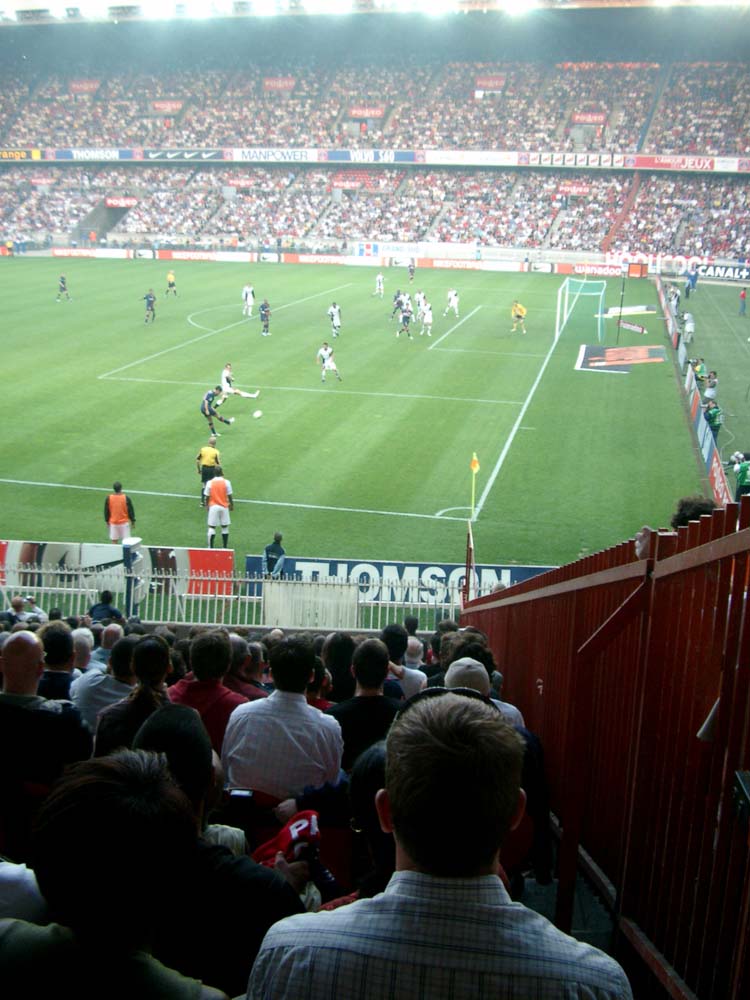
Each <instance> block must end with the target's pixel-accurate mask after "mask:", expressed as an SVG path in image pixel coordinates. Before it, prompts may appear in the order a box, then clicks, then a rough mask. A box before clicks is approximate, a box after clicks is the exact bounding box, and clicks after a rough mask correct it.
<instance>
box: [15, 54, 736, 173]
mask: <svg viewBox="0 0 750 1000" xmlns="http://www.w3.org/2000/svg"><path fill="white" fill-rule="evenodd" d="M749 102H750V72H748V68H747V66H746V65H745V64H739V63H738V64H729V63H675V64H673V65H671V66H659V65H657V64H652V63H647V64H635V65H634V64H629V63H561V64H558V65H556V66H554V65H553V66H550V65H547V64H542V63H512V62H507V63H474V62H450V63H440V62H431V61H430V60H423V59H419V58H417V57H414V59H413V60H412V61H411V62H408V63H407V64H406V65H404V64H403V63H401V64H400V65H398V66H392V67H384V66H382V65H377V66H361V65H357V66H349V65H347V64H346V62H345V61H344V62H343V64H341V65H337V66H332V65H331V64H330V63H328V62H326V63H321V62H319V61H317V62H316V61H315V60H313V59H312V58H311V59H310V60H309V61H308V62H307V63H306V64H294V65H291V64H290V65H287V64H284V63H283V62H279V63H278V64H276V65H274V66H273V67H266V68H263V69H261V68H260V67H259V66H249V67H245V68H243V69H242V70H237V71H235V70H231V69H221V70H219V69H212V68H209V67H196V68H191V69H190V70H187V71H184V72H165V73H164V74H163V75H158V74H153V75H146V74H116V73H113V74H112V75H110V76H105V77H102V78H94V79H85V78H84V79H76V78H73V77H70V78H64V77H60V76H50V77H46V78H42V79H41V81H39V82H37V83H36V85H35V86H30V85H29V83H28V82H26V81H21V80H13V79H10V80H6V82H5V85H4V93H3V95H2V97H0V143H1V144H3V145H6V146H41V147H48V146H61V147H67V146H87V147H88V146H148V145H170V146H173V147H179V146H187V147H225V146H239V147H246V146H299V147H313V148H316V147H330V146H339V145H345V146H349V147H352V146H353V147H368V146H369V147H372V146H379V145H384V146H388V147H390V148H404V149H435V148H445V149H455V148H458V149H470V150H480V149H509V150H521V151H538V150H576V151H583V150H586V151H594V152H596V151H608V152H612V153H626V152H635V151H637V150H639V148H640V144H641V143H642V142H643V139H644V135H643V133H644V132H645V131H646V127H647V126H648V125H649V123H650V128H649V129H648V134H647V138H646V142H645V146H643V149H642V150H641V151H643V152H648V153H663V154H670V153H690V154H707V155H743V154H746V153H747V152H748V151H750V128H749V127H748V124H747V114H746V111H747V107H748V103H749ZM368 108H369V109H371V111H373V112H374V113H373V114H371V116H370V117H369V118H368V117H367V116H366V113H365V114H363V113H362V110H363V109H365V112H366V110H367V109H368ZM357 109H359V111H358V110H357Z"/></svg>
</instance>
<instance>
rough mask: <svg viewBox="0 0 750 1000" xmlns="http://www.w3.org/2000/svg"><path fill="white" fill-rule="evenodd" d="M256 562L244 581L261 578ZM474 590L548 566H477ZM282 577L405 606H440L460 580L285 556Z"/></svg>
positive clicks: (449, 572) (428, 570) (375, 564)
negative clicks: (344, 587) (341, 586)
mask: <svg viewBox="0 0 750 1000" xmlns="http://www.w3.org/2000/svg"><path fill="white" fill-rule="evenodd" d="M261 564H262V559H261V557H260V556H252V555H249V556H246V558H245V572H246V574H247V575H248V576H249V577H252V576H256V575H259V574H260V573H261V572H262V565H261ZM475 568H476V574H477V584H478V589H479V591H480V593H483V594H486V593H488V592H489V591H490V590H492V588H493V587H494V586H495V584H496V583H504V584H505V585H506V586H510V585H511V584H513V583H520V582H521V581H522V580H527V579H528V578H529V577H532V576H536V575H537V574H539V573H544V572H546V571H547V570H548V569H552V568H553V567H552V566H492V565H487V564H482V565H477V566H476V567H475ZM284 574H285V575H286V576H289V577H293V578H294V579H297V580H303V581H306V582H315V581H320V582H327V581H334V580H336V581H346V582H348V583H356V584H357V585H358V587H359V591H360V601H398V602H401V603H407V604H443V603H445V602H446V601H448V600H449V599H450V596H451V595H455V593H456V592H457V591H458V590H460V588H461V586H462V585H463V582H464V577H465V576H466V567H465V566H464V565H463V564H462V563H461V564H459V563H405V562H379V561H374V560H371V561H367V562H365V561H358V560H354V559H307V558H305V559H293V558H290V557H289V556H287V558H286V562H285V564H284Z"/></svg>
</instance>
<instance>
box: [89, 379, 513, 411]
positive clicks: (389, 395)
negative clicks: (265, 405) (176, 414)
mask: <svg viewBox="0 0 750 1000" xmlns="http://www.w3.org/2000/svg"><path fill="white" fill-rule="evenodd" d="M100 378H103V376H100ZM109 381H110V382H146V383H149V384H153V385H199V386H203V385H204V383H205V380H204V382H180V381H177V380H176V379H165V378H136V377H135V376H133V375H123V376H122V378H117V377H116V376H115V377H111V378H110V379H109ZM234 384H235V385H236V386H237V388H238V389H241V388H243V387H245V388H248V389H249V388H250V385H249V384H248V383H243V382H235V383H234ZM253 384H254V386H255V388H257V389H263V391H264V392H267V391H269V390H270V391H271V392H323V393H327V394H328V395H329V396H334V395H335V396H375V397H383V398H386V399H427V400H435V401H436V402H440V403H488V404H490V405H494V406H520V405H521V400H520V399H477V398H476V397H475V396H422V395H418V394H416V393H402V392H364V391H360V390H357V389H341V388H340V387H339V386H337V387H336V388H335V389H333V390H331V389H320V388H317V387H309V386H299V385H256V384H255V383H253Z"/></svg>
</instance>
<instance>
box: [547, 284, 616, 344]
mask: <svg viewBox="0 0 750 1000" xmlns="http://www.w3.org/2000/svg"><path fill="white" fill-rule="evenodd" d="M606 290H607V282H606V281H586V280H585V279H581V278H566V279H565V281H563V283H562V284H561V285H560V287H559V288H558V290H557V314H556V317H555V341H557V340H558V339H559V337H560V335H561V334H562V332H563V330H564V329H565V327H566V326H567V324H568V320H569V319H570V317H571V316H572V315H573V312H574V310H575V308H576V306H577V305H578V303H579V302H580V301H581V299H583V300H584V302H585V301H586V300H587V301H588V306H591V304H592V303H591V297H592V296H594V297H596V299H597V307H596V313H595V317H596V336H597V340H598V341H599V343H600V344H601V342H602V340H603V339H604V293H605V291H606Z"/></svg>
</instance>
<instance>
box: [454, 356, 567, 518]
mask: <svg viewBox="0 0 750 1000" xmlns="http://www.w3.org/2000/svg"><path fill="white" fill-rule="evenodd" d="M556 347H557V340H553V341H552V346H551V347H550V349H549V350H548V351H547V356H546V357H545V359H544V361H543V362H542V366H541V368H540V369H539V372H538V374H537V377H536V378H535V379H534V384H533V385H532V386H531V388H530V389H529V392H528V395H527V396H526V399H525V400H524V402H523V406H522V407H521V412H520V413H519V414H518V416H517V417H516V422H515V423H514V424H513V426H512V427H511V430H510V434H509V435H508V439H507V441H506V442H505V444H504V445H503V450H502V451H501V452H500V455H499V457H498V460H497V461H496V462H495V467H494V468H493V470H492V472H491V473H490V478H489V479H488V480H487V485H486V486H485V487H484V489H483V490H482V495H481V496H480V498H479V500H478V501H477V505H476V507H475V508H474V516H473V517H472V519H471V520H472V522H473V521H476V520H477V518H478V517H479V515H480V514H481V513H482V508H483V507H484V505H485V502H486V500H487V497H488V496H489V494H490V490H491V489H492V487H493V486H494V485H495V480H496V479H497V477H498V476H499V475H500V470H501V469H502V467H503V465H504V464H505V459H506V458H507V457H508V452H509V451H510V449H511V445H512V444H513V441H514V440H515V437H516V434H518V432H519V430H520V429H521V424H522V423H523V418H524V417H525V416H526V411H527V410H528V408H529V407H530V406H531V400H532V399H533V398H534V394H535V393H536V390H537V388H538V387H539V383H540V382H541V381H542V376H543V375H544V373H545V371H546V370H547V365H548V364H549V362H550V358H551V357H552V352H553V351H554V350H555V348H556Z"/></svg>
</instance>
